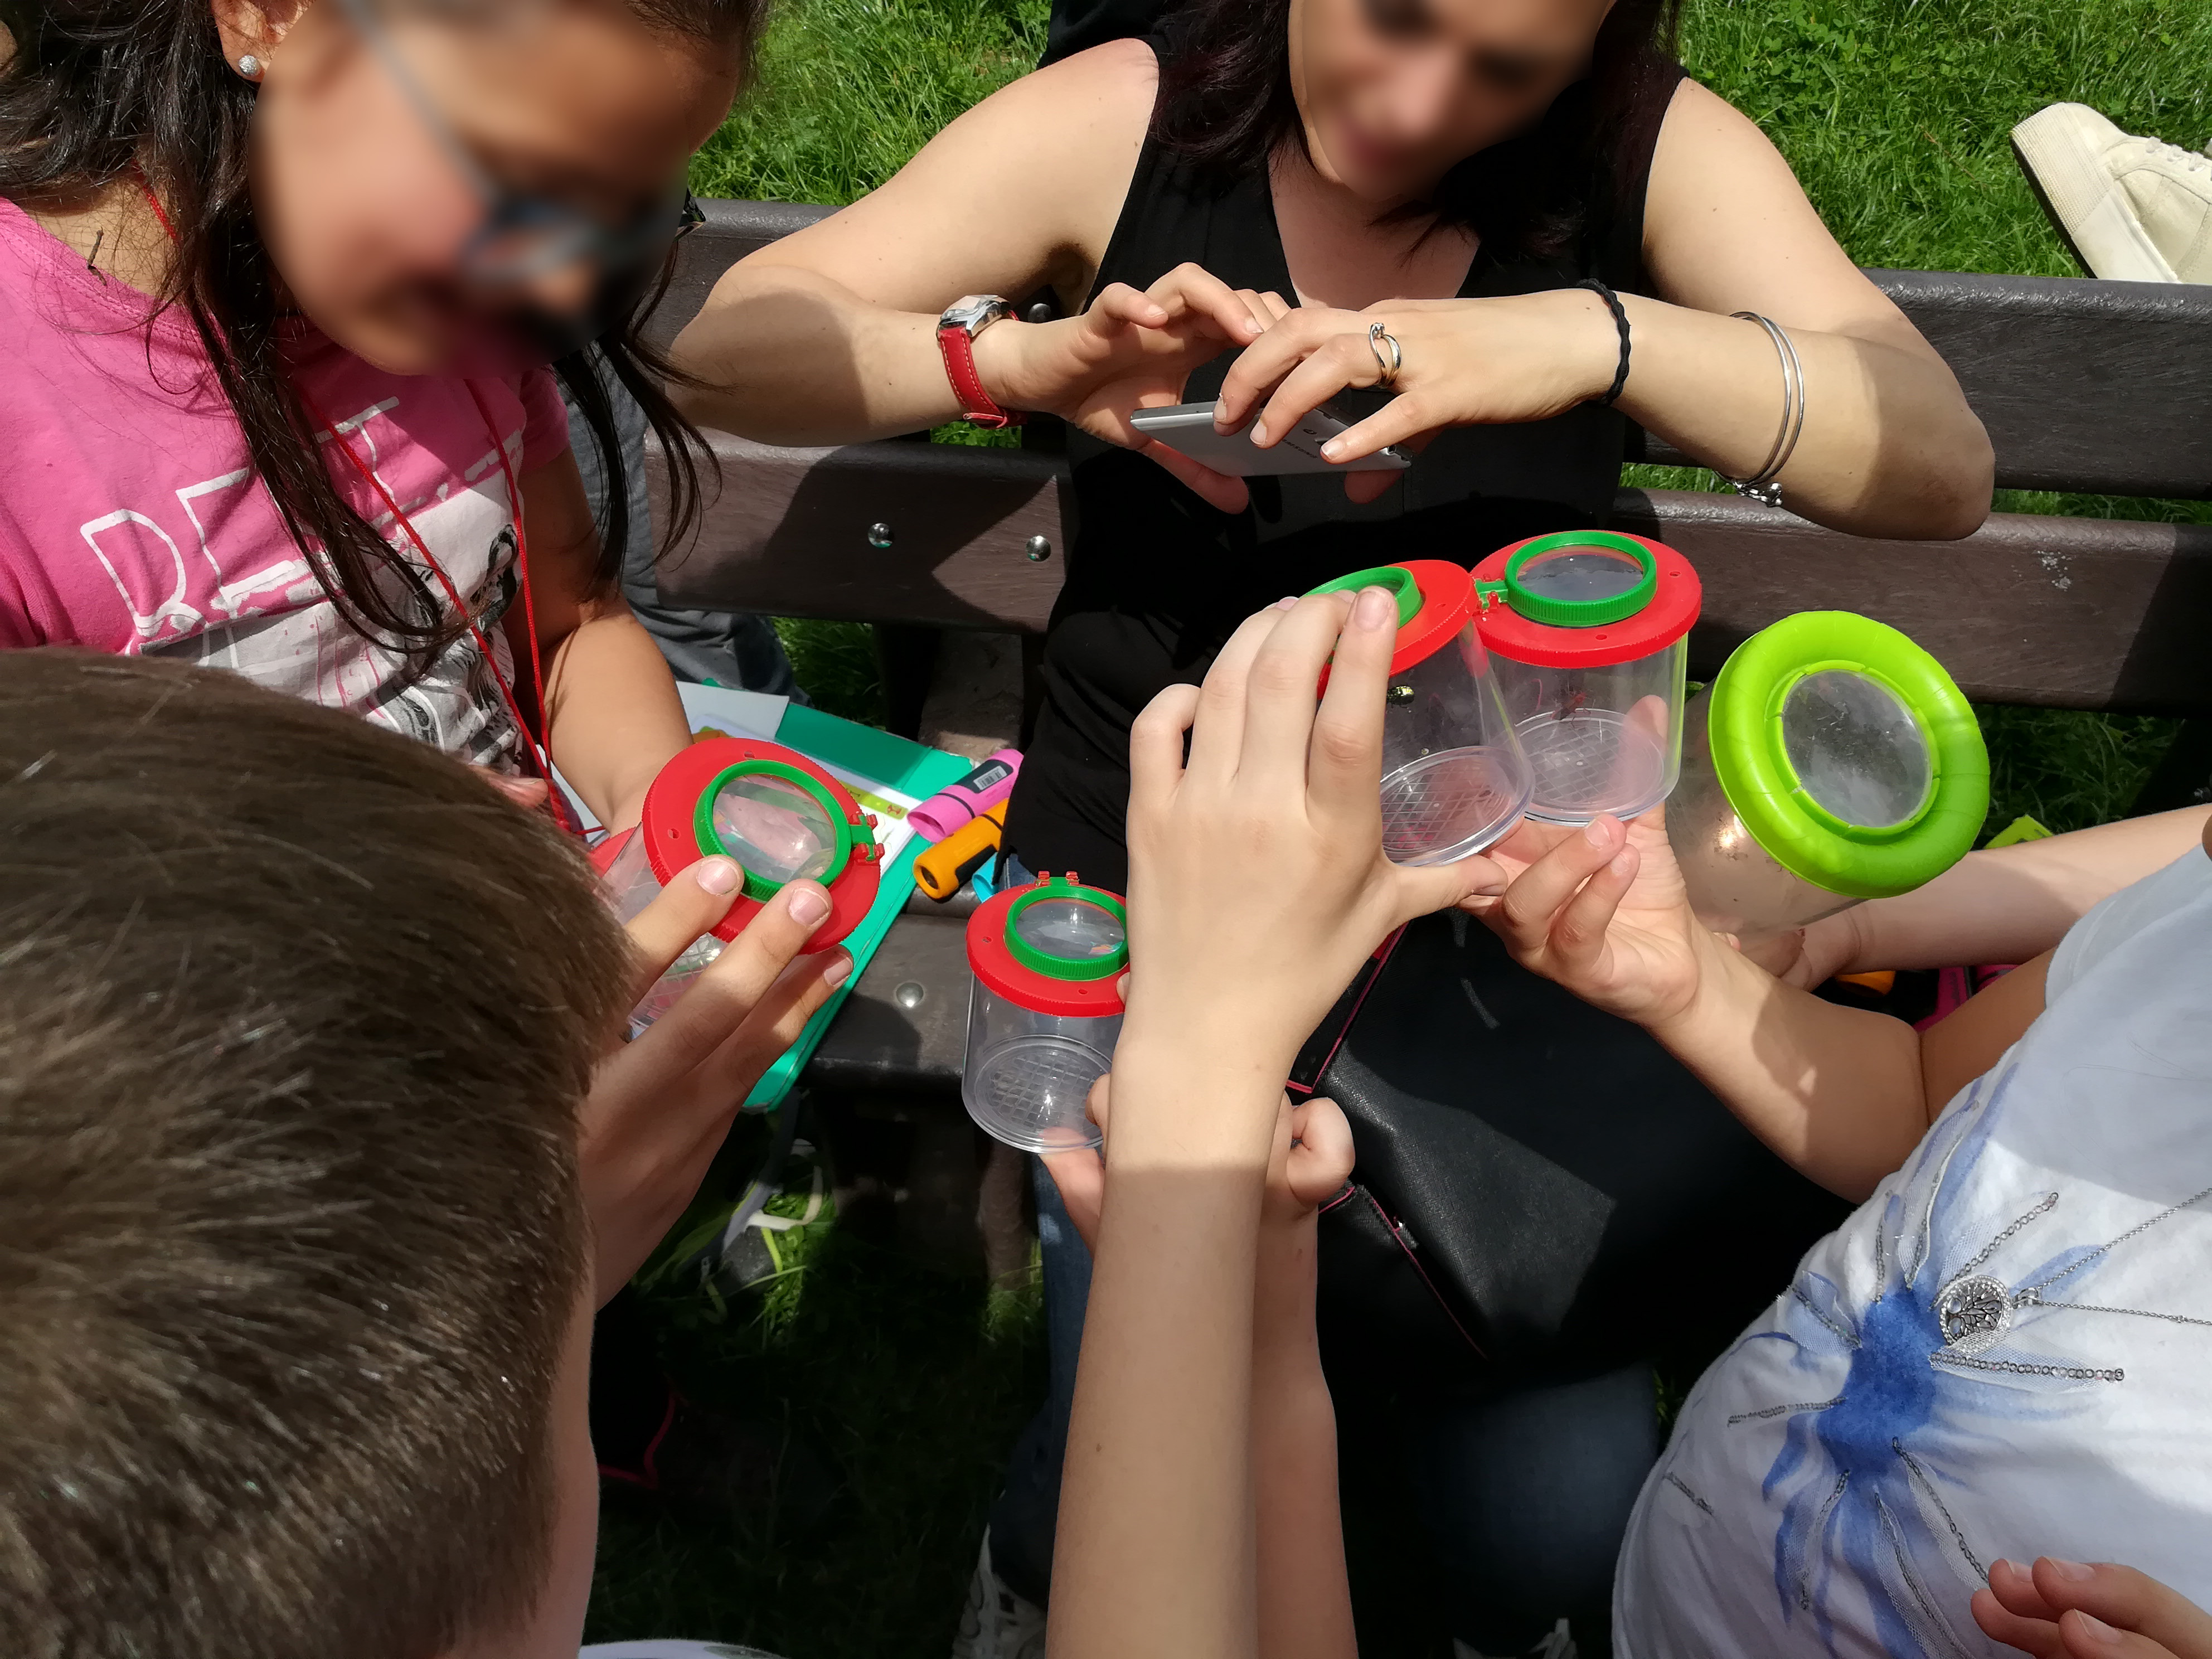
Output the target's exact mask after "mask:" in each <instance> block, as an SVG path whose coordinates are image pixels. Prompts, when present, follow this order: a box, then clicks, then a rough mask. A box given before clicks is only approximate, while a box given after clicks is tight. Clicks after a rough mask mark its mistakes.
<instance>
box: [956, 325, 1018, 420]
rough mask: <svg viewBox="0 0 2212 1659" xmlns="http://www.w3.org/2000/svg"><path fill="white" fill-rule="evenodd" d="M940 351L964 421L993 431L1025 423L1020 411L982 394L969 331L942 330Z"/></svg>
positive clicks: (973, 345)
mask: <svg viewBox="0 0 2212 1659" xmlns="http://www.w3.org/2000/svg"><path fill="white" fill-rule="evenodd" d="M937 349H938V354H939V356H942V357H943V358H944V359H945V379H946V380H950V381H951V382H952V394H953V396H955V397H956V398H959V399H960V416H961V418H962V419H963V420H964V421H966V422H969V424H970V425H972V426H980V427H983V428H987V429H992V430H995V429H997V428H1000V427H1006V426H1019V425H1020V424H1021V423H1022V411H1021V410H1018V409H1001V408H1000V407H999V405H998V402H997V400H996V399H994V398H993V397H992V396H991V394H990V393H989V392H986V391H984V390H983V380H982V377H981V375H979V374H976V373H975V339H974V337H972V336H971V335H969V332H968V331H967V330H966V329H964V328H961V327H959V326H957V325H954V324H950V323H948V324H945V325H944V326H942V327H940V328H939V330H938V331H937Z"/></svg>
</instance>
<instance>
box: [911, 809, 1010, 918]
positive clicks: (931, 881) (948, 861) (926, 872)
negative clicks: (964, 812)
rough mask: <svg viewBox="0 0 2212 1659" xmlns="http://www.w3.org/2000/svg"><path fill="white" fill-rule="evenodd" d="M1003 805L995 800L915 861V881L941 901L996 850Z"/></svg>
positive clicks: (1003, 824)
mask: <svg viewBox="0 0 2212 1659" xmlns="http://www.w3.org/2000/svg"><path fill="white" fill-rule="evenodd" d="M1005 834H1006V802H1004V801H995V802H994V803H993V804H992V805H988V806H987V807H985V808H984V809H983V810H982V811H980V812H978V813H977V814H976V815H975V817H972V818H970V819H969V820H968V822H967V823H963V824H962V825H961V826H960V827H959V828H958V829H955V830H954V831H953V832H952V833H951V835H949V836H946V837H945V839H944V840H943V841H940V842H938V843H937V845H936V846H934V847H933V848H930V849H929V850H928V851H927V852H926V853H924V854H922V855H921V857H920V858H917V859H916V860H915V861H914V884H915V886H917V887H919V888H921V890H922V891H923V892H925V893H927V894H928V895H929V896H930V897H932V898H933V899H935V900H937V901H938V902H940V903H942V902H944V901H945V900H946V899H949V898H951V896H953V895H954V894H955V893H957V892H958V891H959V890H960V888H961V884H963V883H964V882H965V881H966V880H967V879H968V878H969V877H970V876H972V875H974V874H975V872H976V871H978V870H980V869H981V868H982V867H983V860H985V859H987V858H989V857H990V856H991V855H992V854H994V853H996V852H997V851H998V850H999V842H1000V839H1001V838H1002V837H1003V836H1005Z"/></svg>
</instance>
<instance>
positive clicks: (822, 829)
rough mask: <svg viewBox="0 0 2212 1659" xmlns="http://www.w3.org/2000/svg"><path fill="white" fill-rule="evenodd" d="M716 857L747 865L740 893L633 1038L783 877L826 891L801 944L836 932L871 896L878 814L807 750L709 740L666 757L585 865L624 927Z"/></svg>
mask: <svg viewBox="0 0 2212 1659" xmlns="http://www.w3.org/2000/svg"><path fill="white" fill-rule="evenodd" d="M716 853H719V854H722V855H724V856H725V857H727V858H732V859H734V860H737V862H738V865H739V866H741V867H742V868H743V869H744V890H742V891H741V892H740V893H739V894H738V897H737V901H736V902H734V903H732V905H731V906H730V908H729V913H728V914H727V915H725V916H724V917H723V918H722V919H721V921H718V922H716V923H715V924H714V928H713V930H712V931H711V932H708V933H703V934H702V935H701V936H700V937H699V938H698V939H697V940H696V941H695V942H694V943H693V944H692V945H691V946H690V949H688V950H686V951H684V954H683V955H682V956H680V957H678V958H677V959H676V962H675V964H674V965H673V966H672V967H671V968H670V969H669V970H668V971H667V972H666V973H665V974H664V975H661V977H660V979H659V981H658V982H656V983H655V984H654V986H653V988H652V989H651V990H650V991H647V993H646V994H645V999H644V1000H643V1001H641V1002H640V1003H639V1004H638V1005H637V1007H636V1008H635V1010H634V1011H633V1012H632V1013H631V1015H630V1028H631V1030H632V1031H633V1033H635V1032H636V1031H639V1030H643V1029H644V1028H645V1027H646V1026H647V1025H650V1024H653V1021H654V1020H656V1019H658V1018H660V1016H661V1015H663V1014H665V1013H666V1012H668V1010H669V1008H670V1006H671V1005H672V1004H673V1003H674V1002H675V1000H676V999H677V998H678V996H679V995H681V994H682V993H683V990H684V986H685V985H686V984H688V983H689V982H690V981H691V979H692V978H693V977H694V976H695V975H697V974H698V973H699V972H700V971H701V970H702V969H704V968H705V967H706V966H707V964H708V963H710V962H712V961H714V958H715V957H718V956H720V955H721V953H722V947H723V945H726V944H727V943H728V942H729V941H730V940H732V939H735V938H737V936H738V934H739V933H743V932H744V929H745V926H746V924H747V923H748V922H750V921H751V920H752V919H753V918H754V917H755V916H756V915H759V914H760V908H761V906H763V904H766V903H767V902H769V900H770V899H772V898H774V897H775V896H776V894H778V893H779V892H781V890H783V886H784V884H785V883H786V882H791V881H797V880H799V879H800V878H805V879H808V880H811V881H818V882H820V883H821V884H823V886H824V887H826V888H828V889H829V917H828V919H827V920H825V921H823V924H822V925H821V927H817V928H816V929H815V930H814V936H813V937H812V938H811V939H809V940H808V941H807V943H806V948H807V949H808V950H810V951H819V950H823V949H825V948H826V947H828V946H829V945H835V944H836V942H837V941H838V940H839V939H842V938H844V937H845V935H846V934H848V933H851V932H852V931H853V929H854V928H855V927H859V926H860V921H861V918H863V917H864V916H866V915H867V914H868V908H869V907H870V906H871V905H872V904H873V903H874V902H876V888H877V884H878V880H879V878H880V875H881V872H880V870H879V868H878V848H877V846H876V837H875V820H874V819H873V818H872V817H869V816H868V815H867V814H866V813H865V812H863V811H861V810H860V805H859V803H858V802H856V801H854V799H853V797H852V795H851V794H850V793H848V791H847V789H846V788H845V786H844V785H843V784H842V783H840V782H838V781H837V780H836V779H835V778H833V777H831V776H830V775H829V774H828V773H827V772H825V771H823V769H821V768H820V767H818V766H817V765H816V764H815V763H813V762H812V761H811V760H809V759H807V758H806V757H805V756H804V755H802V754H800V753H799V752H798V751H797V750H792V749H786V748H784V747H783V746H782V745H781V744H774V743H769V742H767V741H765V740H764V739H762V738H707V739H706V740H704V741H703V742H700V743H695V744H692V745H691V746H690V748H689V749H686V750H684V752H683V753H682V754H680V755H678V756H677V757H676V758H675V759H673V760H671V761H670V762H669V763H668V764H667V765H665V766H664V767H662V768H661V769H660V775H659V776H658V777H656V778H654V779H653V787H651V788H650V789H648V790H647V791H646V796H645V812H644V815H643V816H642V817H641V818H640V819H639V821H638V823H637V827H636V828H635V829H626V830H623V832H622V833H621V834H619V835H614V836H608V837H607V839H606V840H605V841H604V842H600V843H599V846H598V847H596V848H593V849H592V865H593V866H595V867H596V868H597V869H598V870H599V872H600V876H601V881H602V886H603V888H604V890H605V896H606V899H607V902H608V903H610V904H611V905H612V906H613V907H614V911H615V915H616V916H617V918H618V919H620V920H621V921H625V922H627V921H629V920H630V919H631V918H632V917H634V916H635V915H637V914H638V913H639V912H640V911H641V910H643V909H644V908H645V907H646V906H647V905H648V904H650V903H652V902H653V900H654V899H655V898H656V897H658V896H659V894H660V891H661V890H662V889H663V888H665V886H667V885H668V884H669V883H670V882H671V881H673V880H674V879H675V878H677V876H678V874H679V873H681V872H683V871H684V870H687V869H689V868H690V866H692V865H694V864H696V863H697V862H698V861H699V860H701V859H702V858H706V857H708V855H709V854H716Z"/></svg>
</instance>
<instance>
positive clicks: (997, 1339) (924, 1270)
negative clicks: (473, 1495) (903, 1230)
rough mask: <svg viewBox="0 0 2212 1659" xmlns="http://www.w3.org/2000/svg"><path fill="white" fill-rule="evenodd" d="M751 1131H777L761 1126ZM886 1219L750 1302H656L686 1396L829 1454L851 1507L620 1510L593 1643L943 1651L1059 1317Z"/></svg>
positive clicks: (828, 1237)
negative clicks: (650, 1637) (895, 1235)
mask: <svg viewBox="0 0 2212 1659" xmlns="http://www.w3.org/2000/svg"><path fill="white" fill-rule="evenodd" d="M739 1133H740V1138H744V1139H752V1140H756V1141H757V1140H758V1139H762V1138H764V1137H763V1130H762V1127H761V1125H760V1121H758V1120H747V1121H745V1122H744V1124H743V1125H741V1127H740V1132H739ZM730 1162H731V1163H732V1164H743V1162H744V1160H743V1158H736V1159H733V1160H730ZM804 1202H805V1199H804V1194H803V1193H800V1194H787V1195H785V1196H783V1197H781V1198H778V1199H776V1200H772V1201H771V1203H770V1205H769V1208H770V1210H771V1212H775V1213H780V1214H786V1215H793V1216H796V1215H798V1214H799V1213H800V1212H801V1210H802V1208H803V1206H804ZM703 1208H704V1206H700V1209H701V1212H703ZM869 1219H870V1218H867V1217H866V1216H865V1215H863V1216H860V1217H858V1218H856V1222H857V1225H854V1224H848V1225H838V1223H837V1220H836V1212H835V1210H834V1207H833V1208H831V1209H829V1210H826V1211H824V1212H823V1215H822V1216H821V1217H820V1218H817V1221H816V1223H815V1224H814V1225H811V1226H808V1227H805V1228H802V1229H799V1230H798V1231H791V1232H786V1233H781V1234H779V1235H776V1236H775V1243H774V1246H773V1248H774V1250H775V1258H774V1261H773V1267H774V1272H775V1276H774V1277H773V1278H770V1279H768V1280H767V1281H766V1282H765V1283H764V1284H762V1285H757V1286H755V1287H754V1288H752V1289H750V1290H749V1291H744V1292H743V1293H739V1294H735V1295H732V1296H729V1297H723V1296H720V1295H714V1296H707V1295H702V1293H701V1291H700V1290H699V1288H698V1286H697V1285H696V1281H694V1280H692V1279H687V1278H686V1277H685V1276H684V1275H682V1274H671V1275H669V1276H668V1277H666V1278H665V1279H662V1280H660V1281H659V1282H658V1283H655V1284H653V1285H651V1287H650V1288H649V1289H648V1290H647V1292H646V1296H647V1305H648V1310H649V1311H650V1313H651V1315H652V1316H653V1318H654V1321H655V1322H656V1323H657V1325H658V1326H659V1330H660V1336H661V1344H662V1349H661V1352H662V1358H663V1359H664V1360H665V1363H666V1364H667V1365H668V1367H669V1370H670V1371H671V1375H672V1376H674V1377H675V1378H676V1380H677V1383H678V1386H679V1387H680V1388H681V1389H683V1390H684V1394H685V1395H687V1396H688V1397H689V1398H690V1399H692V1400H694V1401H697V1402H699V1403H700V1404H702V1405H703V1406H706V1407H710V1408H717V1409H721V1410H726V1411H728V1412H730V1413H734V1414H736V1415H738V1416H740V1417H743V1418H745V1419H749V1420H751V1421H754V1422H757V1423H762V1424H763V1425H766V1426H768V1427H769V1429H771V1430H772V1431H775V1432H776V1433H777V1434H778V1435H779V1436H787V1437H789V1438H790V1439H791V1440H793V1441H797V1442H799V1443H803V1444H804V1445H805V1446H806V1447H808V1448H810V1449H811V1451H812V1452H813V1453H814V1454H815V1455H817V1456H818V1457H819V1458H821V1459H822V1460H823V1462H824V1463H825V1464H826V1465H827V1466H828V1468H829V1474H830V1475H831V1477H832V1478H833V1480H834V1481H835V1484H836V1495H835V1497H834V1498H832V1500H831V1502H830V1505H829V1510H828V1512H827V1514H826V1515H825V1516H823V1518H822V1519H820V1520H819V1521H818V1522H816V1523H815V1524H814V1525H813V1526H812V1527H811V1528H809V1529H806V1530H804V1531H798V1530H794V1528H793V1524H792V1522H790V1520H789V1519H788V1510H782V1509H776V1508H773V1507H769V1506H766V1505H763V1506H760V1507H759V1508H757V1509H756V1510H751V1511H748V1512H744V1513H739V1514H736V1515H733V1516H731V1517H730V1518H729V1519H728V1520H727V1521H726V1522H697V1521H692V1522H682V1521H678V1520H677V1519H674V1518H672V1517H666V1516H655V1515H653V1514H652V1513H650V1512H649V1511H643V1510H640V1509H638V1508H636V1507H635V1506H632V1505H629V1504H620V1503H615V1504H610V1505H609V1506H608V1507H607V1510H606V1512H605V1515H604V1516H603V1518H602V1521H601V1526H600V1537H599V1565H598V1573H597V1577H596V1579H595V1582H594V1584H593V1587H592V1607H591V1619H590V1624H589V1626H588V1629H587V1631H586V1640H589V1641H612V1640H617V1639H619V1638H634V1637H637V1636H640V1635H642V1634H657V1635H663V1636H686V1637H692V1638H713V1639H720V1640H724V1641H732V1642H742V1643H745V1644H749V1645H752V1646H756V1647H761V1648H765V1649H767V1650H769V1651H770V1652H774V1653H779V1654H787V1655H790V1656H793V1659H830V1656H839V1659H844V1656H850V1659H904V1656H909V1655H912V1656H925V1655H926V1656H928V1659H942V1656H943V1655H944V1653H945V1650H946V1647H947V1646H948V1644H950V1643H951V1638H952V1631H953V1626H954V1623H955V1621H956V1620H957V1617H958V1615H959V1611H960V1602H961V1598H962V1595H963V1593H964V1591H965V1589H966V1586H967V1581H968V1575H969V1571H970V1570H971V1569H972V1568H973V1566H974V1565H975V1544H976V1540H977V1539H978V1538H979V1537H980V1536H981V1532H982V1527H983V1522H984V1518H985V1516H986V1515H987V1512H988V1510H989V1507H990V1504H991V1500H992V1498H994V1496H995V1495H996V1493H997V1491H998V1485H999V1478H1000V1472H1001V1469H1002V1468H1003V1466H1004V1463H1005V1460H1006V1451H1007V1449H1008V1448H1009V1447H1010V1446H1011V1445H1012V1443H1013V1437H1014V1436H1015V1434H1016V1433H1017V1432H1018V1431H1019V1429H1020V1427H1021V1425H1022V1424H1023V1422H1024V1421H1025V1420H1026V1419H1027V1418H1028V1416H1029V1414H1030V1411H1031V1410H1032V1409H1033V1408H1034V1407H1035V1405H1036V1401H1037V1400H1038V1399H1040V1398H1042V1395H1043V1391H1044V1372H1043V1365H1044V1351H1043V1336H1042V1313H1041V1307H1040V1304H1039V1300H1038V1297H1037V1294H1036V1290H1035V1288H1034V1286H1033V1285H1031V1286H1030V1287H1026V1288H1024V1289H1022V1290H1020V1291H994V1290H990V1289H988V1288H987V1286H986V1285H984V1283H983V1281H982V1279H981V1278H980V1276H970V1275H967V1274H963V1273H952V1272H948V1271H945V1270H943V1269H940V1268H937V1267H931V1266H929V1265H927V1264H926V1263H923V1262H921V1261H917V1260H916V1259H915V1257H914V1256H913V1255H911V1254H909V1253H907V1252H904V1251H902V1250H899V1249H895V1248H892V1247H890V1245H889V1244H888V1243H885V1242H883V1241H884V1237H885V1236H887V1235H888V1234H889V1232H890V1228H889V1226H888V1225H884V1226H871V1225H868V1222H869ZM874 1219H878V1220H880V1221H883V1222H885V1223H887V1222H888V1221H889V1218H888V1217H887V1216H882V1215H880V1214H879V1215H878V1217H876V1218H874ZM683 1231H684V1229H683V1227H682V1226H681V1225H679V1227H678V1229H677V1232H678V1234H681V1233H682V1232H683ZM650 1271H651V1270H650V1269H648V1273H650Z"/></svg>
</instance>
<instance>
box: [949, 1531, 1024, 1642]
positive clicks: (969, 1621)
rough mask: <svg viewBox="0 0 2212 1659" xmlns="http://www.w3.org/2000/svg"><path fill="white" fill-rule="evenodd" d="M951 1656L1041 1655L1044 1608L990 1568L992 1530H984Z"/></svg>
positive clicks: (953, 1640)
mask: <svg viewBox="0 0 2212 1659" xmlns="http://www.w3.org/2000/svg"><path fill="white" fill-rule="evenodd" d="M952 1659H1044V1609H1043V1608H1042V1607H1039V1606H1037V1604H1036V1602H1034V1601H1024V1600H1022V1598H1021V1597H1020V1596H1018V1595H1015V1594H1014V1593H1013V1591H1012V1590H1010V1589H1007V1588H1006V1586H1005V1585H1004V1584H1002V1583H1000V1582H999V1575H998V1574H997V1573H995V1572H994V1571H991V1534H990V1532H989V1531H988V1529H986V1530H985V1532H984V1534H983V1550H982V1553H981V1554H980V1555H978V1556H977V1557H976V1558H975V1577H973V1578H971V1579H969V1581H968V1605H967V1606H966V1607H963V1608H962V1609H961V1610H960V1629H959V1631H958V1632H957V1634H955V1635H954V1637H953V1638H952Z"/></svg>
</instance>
